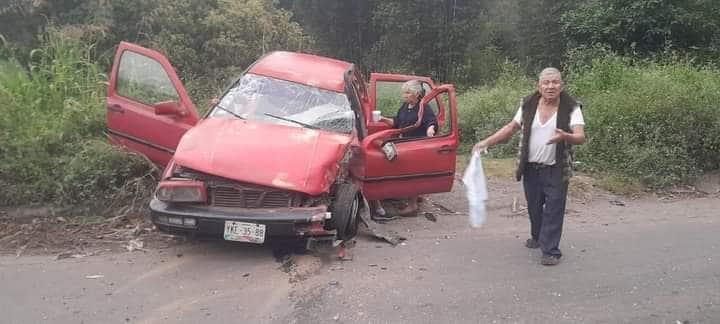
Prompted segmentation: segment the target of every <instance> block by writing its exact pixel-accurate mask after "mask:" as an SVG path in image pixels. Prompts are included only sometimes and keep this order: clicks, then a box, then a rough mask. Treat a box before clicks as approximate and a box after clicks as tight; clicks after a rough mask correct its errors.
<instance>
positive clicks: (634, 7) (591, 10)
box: [562, 0, 720, 58]
mask: <svg viewBox="0 0 720 324" xmlns="http://www.w3.org/2000/svg"><path fill="white" fill-rule="evenodd" d="M719 16H720V2H718V1H716V0H687V1H684V0H632V1H631V0H606V1H598V0H589V1H585V2H583V3H582V4H581V5H580V6H579V7H578V8H576V9H575V10H571V11H568V12H567V13H565V14H564V15H563V18H562V25H563V32H564V34H565V35H566V36H567V37H568V39H569V40H570V41H571V45H572V46H575V47H577V46H591V45H596V44H602V45H606V46H609V47H610V49H612V50H614V51H616V52H619V53H621V54H632V55H634V54H639V55H647V54H652V53H657V52H662V51H664V50H667V49H679V50H685V51H694V52H698V54H700V55H701V56H703V55H704V56H710V57H715V58H717V57H718V53H720V36H718V35H720V20H718V17H719Z"/></svg>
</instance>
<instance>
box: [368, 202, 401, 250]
mask: <svg viewBox="0 0 720 324" xmlns="http://www.w3.org/2000/svg"><path fill="white" fill-rule="evenodd" d="M364 203H365V208H363V209H362V211H360V213H359V215H360V220H361V221H362V222H363V224H365V226H367V228H368V230H370V233H372V234H373V236H375V237H376V238H379V239H381V240H385V241H387V242H388V243H390V244H392V245H393V246H394V245H398V244H399V243H400V242H402V241H405V240H406V238H405V237H402V236H400V235H399V234H397V233H395V232H391V231H388V230H386V229H384V228H383V226H382V225H381V224H380V223H378V222H375V221H373V220H372V219H370V206H369V204H368V202H367V200H365V201H364Z"/></svg>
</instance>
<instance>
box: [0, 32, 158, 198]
mask: <svg viewBox="0 0 720 324" xmlns="http://www.w3.org/2000/svg"><path fill="white" fill-rule="evenodd" d="M92 51H93V46H92V45H91V44H83V43H81V42H79V41H76V40H72V39H70V38H65V37H59V35H58V33H57V31H50V32H48V34H47V37H46V38H45V39H44V41H43V46H42V47H40V48H37V49H35V50H33V51H31V52H30V55H29V61H28V63H27V64H26V65H25V66H22V65H21V64H20V63H18V62H17V61H16V60H13V59H10V60H3V61H0V102H2V105H0V143H2V146H0V187H1V188H2V189H1V190H0V205H3V206H7V205H27V204H32V203H48V202H52V203H55V204H59V205H65V204H86V203H88V204H98V205H105V206H108V205H109V204H110V202H111V201H112V200H115V199H118V198H121V197H118V194H119V193H121V192H127V193H128V194H130V195H132V192H134V191H138V190H139V187H132V186H129V184H131V183H137V182H139V181H141V180H138V179H143V177H144V176H149V175H150V173H151V170H152V167H151V166H150V164H148V163H146V162H145V159H144V158H142V157H141V156H138V155H134V154H126V153H125V152H121V151H119V150H117V149H115V148H113V147H111V146H110V145H109V144H108V143H107V141H106V140H105V139H104V135H103V129H104V126H105V109H104V106H105V103H104V100H105V92H106V75H105V73H104V71H103V70H102V69H101V68H100V66H99V65H98V64H97V63H94V62H93V61H92V60H91V59H90V58H91V57H92Z"/></svg>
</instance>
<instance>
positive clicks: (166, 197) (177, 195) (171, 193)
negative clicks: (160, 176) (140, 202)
mask: <svg viewBox="0 0 720 324" xmlns="http://www.w3.org/2000/svg"><path fill="white" fill-rule="evenodd" d="M155 197H157V199H158V200H161V201H168V202H206V201H207V189H206V187H205V183H204V182H202V181H161V182H160V185H159V186H158V189H157V191H155Z"/></svg>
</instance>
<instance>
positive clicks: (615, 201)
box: [610, 200, 625, 206]
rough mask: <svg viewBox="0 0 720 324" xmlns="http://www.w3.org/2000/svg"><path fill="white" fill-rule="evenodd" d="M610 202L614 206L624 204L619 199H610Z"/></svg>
mask: <svg viewBox="0 0 720 324" xmlns="http://www.w3.org/2000/svg"><path fill="white" fill-rule="evenodd" d="M610 204H611V205H615V206H625V203H624V202H622V201H620V200H610Z"/></svg>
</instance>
